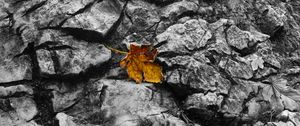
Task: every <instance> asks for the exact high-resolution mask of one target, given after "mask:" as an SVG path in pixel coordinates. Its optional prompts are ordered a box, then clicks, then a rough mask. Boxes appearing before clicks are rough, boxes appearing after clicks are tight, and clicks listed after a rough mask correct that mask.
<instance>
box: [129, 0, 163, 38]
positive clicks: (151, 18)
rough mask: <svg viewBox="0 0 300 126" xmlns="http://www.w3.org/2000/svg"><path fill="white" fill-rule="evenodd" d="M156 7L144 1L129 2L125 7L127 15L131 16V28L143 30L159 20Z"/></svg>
mask: <svg viewBox="0 0 300 126" xmlns="http://www.w3.org/2000/svg"><path fill="white" fill-rule="evenodd" d="M156 9H157V7H156V6H154V5H153V4H149V3H147V2H144V1H134V2H129V4H128V7H127V12H128V15H130V17H131V21H132V22H131V23H132V25H131V28H132V29H133V30H134V31H135V32H137V31H144V30H146V29H148V28H151V26H153V25H155V23H158V22H159V21H160V17H159V13H158V12H157V11H156Z"/></svg>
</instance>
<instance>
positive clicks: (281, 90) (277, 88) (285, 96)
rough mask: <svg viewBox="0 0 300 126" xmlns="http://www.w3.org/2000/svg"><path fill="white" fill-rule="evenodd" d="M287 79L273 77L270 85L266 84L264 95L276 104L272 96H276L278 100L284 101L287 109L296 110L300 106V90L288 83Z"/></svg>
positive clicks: (267, 99)
mask: <svg viewBox="0 0 300 126" xmlns="http://www.w3.org/2000/svg"><path fill="white" fill-rule="evenodd" d="M286 84H287V80H285V79H275V78H273V79H271V84H270V85H265V86H264V87H263V90H262V96H263V98H264V99H265V100H266V101H269V102H270V103H271V104H275V103H274V101H272V100H271V98H272V97H273V96H274V97H275V98H276V99H277V102H280V103H283V105H284V106H285V109H288V110H291V111H294V110H299V107H300V91H299V90H296V89H293V88H291V87H289V86H287V85H286Z"/></svg>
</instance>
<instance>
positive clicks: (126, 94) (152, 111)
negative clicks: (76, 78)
mask: <svg viewBox="0 0 300 126" xmlns="http://www.w3.org/2000/svg"><path fill="white" fill-rule="evenodd" d="M87 90H88V92H86V95H85V96H83V97H82V98H81V99H80V101H79V102H78V103H77V104H76V105H75V106H74V107H72V109H70V110H68V111H66V112H65V113H66V114H67V115H70V116H72V117H74V119H76V120H77V121H87V122H88V123H90V124H105V125H142V123H146V122H148V123H150V124H152V123H154V124H155V123H157V125H163V124H167V123H170V124H172V125H173V124H174V125H184V122H183V121H181V120H180V119H178V118H177V117H174V116H173V115H171V114H170V113H172V111H174V112H175V111H176V110H177V109H178V108H177V106H176V104H175V102H174V100H173V98H172V97H171V94H170V93H169V92H167V91H164V90H157V89H155V87H154V86H153V85H151V84H145V83H143V84H140V85H136V84H135V83H134V82H126V81H116V80H97V81H94V82H93V83H91V84H90V85H89V86H88V89H87ZM164 117H167V118H164ZM124 122H126V123H125V124H123V123H124Z"/></svg>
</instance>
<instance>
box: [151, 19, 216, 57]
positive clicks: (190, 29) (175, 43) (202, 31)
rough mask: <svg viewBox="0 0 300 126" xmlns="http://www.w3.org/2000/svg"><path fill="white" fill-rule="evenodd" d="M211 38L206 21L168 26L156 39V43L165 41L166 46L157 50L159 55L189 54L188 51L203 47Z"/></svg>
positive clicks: (193, 21)
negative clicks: (167, 53) (171, 53)
mask: <svg viewBox="0 0 300 126" xmlns="http://www.w3.org/2000/svg"><path fill="white" fill-rule="evenodd" d="M211 36H212V35H211V33H210V31H209V30H208V27H207V22H206V21H204V20H201V19H199V20H196V19H192V20H188V21H186V22H185V23H184V24H175V25H172V26H170V27H169V28H168V29H167V30H166V31H165V32H163V33H162V34H159V35H158V36H157V37H156V38H157V41H158V42H163V41H167V44H164V45H163V46H161V47H159V48H158V50H159V51H160V52H161V53H166V52H175V53H189V51H192V50H196V49H199V48H201V47H204V46H205V45H206V44H207V41H208V40H209V39H210V38H211Z"/></svg>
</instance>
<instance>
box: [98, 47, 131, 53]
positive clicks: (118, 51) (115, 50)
mask: <svg viewBox="0 0 300 126" xmlns="http://www.w3.org/2000/svg"><path fill="white" fill-rule="evenodd" d="M104 46H105V47H106V48H108V49H109V50H111V51H113V52H115V53H120V54H127V52H125V51H121V50H117V49H114V48H112V47H109V46H107V45H104Z"/></svg>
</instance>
